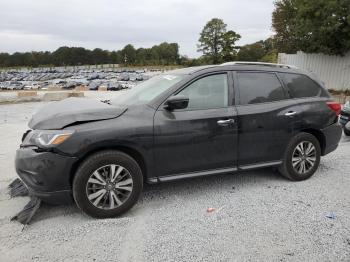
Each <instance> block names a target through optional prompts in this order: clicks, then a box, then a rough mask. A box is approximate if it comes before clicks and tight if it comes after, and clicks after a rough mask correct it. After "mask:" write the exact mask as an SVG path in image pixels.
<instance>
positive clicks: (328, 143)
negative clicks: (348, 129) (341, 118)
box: [321, 123, 342, 156]
mask: <svg viewBox="0 0 350 262" xmlns="http://www.w3.org/2000/svg"><path fill="white" fill-rule="evenodd" d="M321 131H322V133H323V135H324V136H325V145H324V148H323V150H322V155H323V156H324V155H327V154H329V153H330V152H332V151H334V150H335V149H337V147H338V144H339V141H340V139H341V135H342V127H341V125H340V124H338V123H336V124H333V125H330V126H328V127H326V128H324V129H322V130H321Z"/></svg>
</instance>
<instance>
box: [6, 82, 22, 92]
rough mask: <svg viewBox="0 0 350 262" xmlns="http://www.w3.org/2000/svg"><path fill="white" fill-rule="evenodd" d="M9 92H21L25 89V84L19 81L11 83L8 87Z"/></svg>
mask: <svg viewBox="0 0 350 262" xmlns="http://www.w3.org/2000/svg"><path fill="white" fill-rule="evenodd" d="M7 89H8V90H21V89H23V84H22V83H21V82H17V81H10V82H9V83H8V85H7Z"/></svg>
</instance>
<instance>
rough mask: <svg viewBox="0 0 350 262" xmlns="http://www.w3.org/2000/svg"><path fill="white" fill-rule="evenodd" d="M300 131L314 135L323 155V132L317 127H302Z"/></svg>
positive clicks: (324, 145)
mask: <svg viewBox="0 0 350 262" xmlns="http://www.w3.org/2000/svg"><path fill="white" fill-rule="evenodd" d="M301 132H305V133H309V134H311V135H313V136H314V137H316V139H317V140H318V142H319V143H320V147H321V155H322V156H323V155H324V152H325V148H326V137H325V135H324V134H323V132H322V131H320V130H318V129H314V128H307V129H303V130H301Z"/></svg>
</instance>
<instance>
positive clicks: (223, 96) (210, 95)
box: [178, 73, 228, 110]
mask: <svg viewBox="0 0 350 262" xmlns="http://www.w3.org/2000/svg"><path fill="white" fill-rule="evenodd" d="M178 95H183V96H186V97H188V98H189V103H188V107H187V109H189V110H200V109H212V108H222V107H227V105H228V86H227V74H226V73H225V74H217V75H210V76H205V77H203V78H200V79H198V80H196V81H195V82H193V83H192V84H190V85H189V86H187V87H186V88H185V89H184V90H182V91H180V92H179V93H178Z"/></svg>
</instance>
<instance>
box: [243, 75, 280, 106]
mask: <svg viewBox="0 0 350 262" xmlns="http://www.w3.org/2000/svg"><path fill="white" fill-rule="evenodd" d="M237 76H238V85H239V98H240V104H241V105H245V104H256V103H264V102H272V101H278V100H283V99H285V95H284V91H283V87H282V85H281V83H280V81H279V80H278V78H277V76H276V75H275V74H273V73H248V72H240V73H237Z"/></svg>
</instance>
